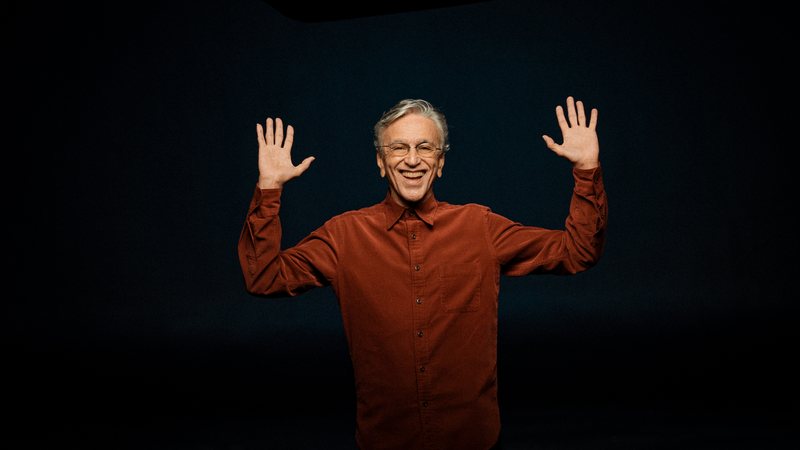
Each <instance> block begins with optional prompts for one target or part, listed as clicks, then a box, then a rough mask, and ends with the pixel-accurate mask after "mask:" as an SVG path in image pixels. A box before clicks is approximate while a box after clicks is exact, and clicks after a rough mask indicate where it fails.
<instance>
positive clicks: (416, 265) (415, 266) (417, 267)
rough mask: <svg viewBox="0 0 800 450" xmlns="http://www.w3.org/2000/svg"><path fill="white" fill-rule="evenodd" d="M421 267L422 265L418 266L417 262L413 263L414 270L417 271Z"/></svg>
mask: <svg viewBox="0 0 800 450" xmlns="http://www.w3.org/2000/svg"><path fill="white" fill-rule="evenodd" d="M421 268H422V267H420V265H419V264H414V270H416V271H417V272H419V269H421Z"/></svg>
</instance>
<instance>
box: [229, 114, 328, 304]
mask: <svg viewBox="0 0 800 450" xmlns="http://www.w3.org/2000/svg"><path fill="white" fill-rule="evenodd" d="M276 125H277V127H276V129H275V130H273V122H272V119H267V127H266V132H265V131H264V129H263V128H262V127H261V125H260V124H259V125H257V126H256V131H257V133H258V168H259V177H258V184H257V186H256V189H255V193H254V194H253V199H252V201H251V202H250V207H249V208H248V213H247V218H246V220H245V223H244V226H243V227H242V232H241V234H240V236H239V242H238V248H237V249H238V254H239V263H240V265H241V268H242V274H243V275H244V280H245V286H246V289H247V291H248V292H250V293H252V294H257V295H275V296H281V295H297V294H299V293H300V292H303V291H304V290H307V289H310V288H312V287H316V286H323V285H327V284H330V281H331V279H332V277H333V276H334V273H335V267H336V264H335V261H336V251H335V245H334V242H333V238H332V237H331V235H330V233H329V232H328V229H327V228H326V227H322V228H320V229H318V230H316V231H315V232H314V233H312V234H311V235H310V236H308V237H307V238H305V239H304V240H303V241H301V242H300V243H299V244H298V245H297V246H295V247H293V248H291V249H288V250H286V251H283V252H282V251H281V223H280V219H279V217H278V212H279V209H280V194H281V189H282V187H283V185H284V184H285V183H286V182H288V181H289V180H291V179H293V178H296V177H298V176H300V175H301V174H302V173H303V172H305V171H306V169H308V167H309V165H310V164H311V162H312V161H313V157H309V158H306V159H305V160H304V161H303V162H302V163H301V164H299V165H297V166H295V165H293V164H292V161H291V147H292V142H293V137H294V130H293V128H292V127H291V126H289V127H288V129H287V136H286V139H285V141H284V137H283V123H282V122H281V119H277V120H276Z"/></svg>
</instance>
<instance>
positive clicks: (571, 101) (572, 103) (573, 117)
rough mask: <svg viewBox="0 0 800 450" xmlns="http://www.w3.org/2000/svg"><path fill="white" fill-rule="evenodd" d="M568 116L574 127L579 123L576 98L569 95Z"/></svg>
mask: <svg viewBox="0 0 800 450" xmlns="http://www.w3.org/2000/svg"><path fill="white" fill-rule="evenodd" d="M567 116H568V117H569V123H570V125H572V126H573V127H574V126H576V125H578V116H577V115H576V114H575V99H574V98H572V96H569V97H567Z"/></svg>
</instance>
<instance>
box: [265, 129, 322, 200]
mask: <svg viewBox="0 0 800 450" xmlns="http://www.w3.org/2000/svg"><path fill="white" fill-rule="evenodd" d="M256 134H257V135H258V187H259V189H280V188H282V187H283V185H284V184H285V183H286V182H287V181H289V180H291V179H292V178H296V177H299V176H300V175H302V174H303V172H305V171H306V170H307V169H308V168H309V166H311V162H312V161H314V157H313V156H309V157H308V158H306V159H304V160H303V162H301V163H300V164H298V165H296V166H295V165H294V164H292V143H293V142H294V128H293V127H292V126H291V125H289V126H287V127H286V137H285V138H284V135H283V121H282V120H281V119H280V117H279V118H277V119H275V126H274V128H273V120H272V118H268V119H267V123H266V129H265V128H264V127H262V126H261V124H260V123H258V124H256Z"/></svg>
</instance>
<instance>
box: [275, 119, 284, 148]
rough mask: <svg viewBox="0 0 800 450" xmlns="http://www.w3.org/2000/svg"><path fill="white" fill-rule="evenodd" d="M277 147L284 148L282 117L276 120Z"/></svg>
mask: <svg viewBox="0 0 800 450" xmlns="http://www.w3.org/2000/svg"><path fill="white" fill-rule="evenodd" d="M275 145H277V146H278V147H282V146H283V121H282V120H281V118H280V117H278V118H277V119H275Z"/></svg>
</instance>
